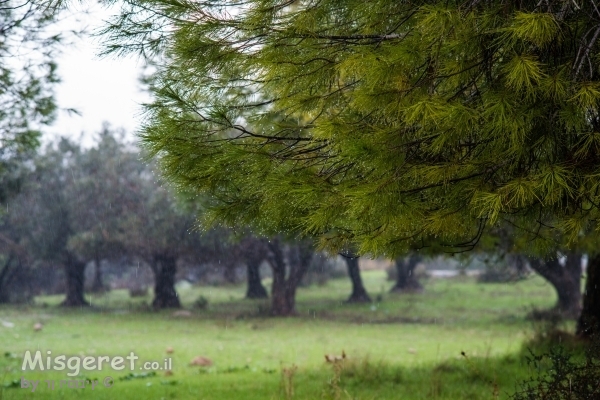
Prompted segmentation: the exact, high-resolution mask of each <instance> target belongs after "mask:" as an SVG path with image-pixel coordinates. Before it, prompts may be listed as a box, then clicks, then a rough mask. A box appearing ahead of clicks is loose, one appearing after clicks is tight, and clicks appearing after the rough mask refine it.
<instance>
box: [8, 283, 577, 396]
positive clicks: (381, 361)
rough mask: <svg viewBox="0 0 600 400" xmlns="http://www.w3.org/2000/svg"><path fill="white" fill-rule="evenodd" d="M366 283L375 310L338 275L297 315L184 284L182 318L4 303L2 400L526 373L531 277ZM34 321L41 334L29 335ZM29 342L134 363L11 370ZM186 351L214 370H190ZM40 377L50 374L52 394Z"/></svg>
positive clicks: (116, 297)
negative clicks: (401, 285)
mask: <svg viewBox="0 0 600 400" xmlns="http://www.w3.org/2000/svg"><path fill="white" fill-rule="evenodd" d="M364 280H365V285H366V287H367V289H368V290H369V292H370V293H371V295H372V296H373V297H374V298H375V297H377V298H378V299H377V301H376V302H374V303H373V304H369V305H346V304H344V303H343V301H344V299H345V298H346V296H347V295H348V293H349V289H350V287H349V283H348V282H347V280H345V279H343V280H335V281H330V282H329V283H328V284H327V285H326V286H322V287H317V286H314V287H310V288H301V289H300V290H299V292H298V311H299V316H298V317H295V318H285V319H275V318H269V317H267V316H266V315H265V314H266V313H265V310H267V307H268V304H267V303H265V302H262V301H246V300H243V295H244V288H243V287H241V286H240V287H227V288H215V287H189V286H186V287H180V288H179V293H180V297H181V300H182V303H183V304H184V307H186V308H187V309H189V310H190V311H191V316H187V317H185V316H184V317H177V316H174V315H173V312H172V311H169V312H161V313H154V312H151V311H150V310H148V308H147V306H145V304H146V303H148V302H149V300H150V299H149V298H135V299H130V298H129V296H128V293H126V292H124V291H113V292H111V293H109V294H107V295H105V296H98V297H91V298H90V300H91V302H92V304H93V308H91V309H83V310H79V309H78V310H64V309H61V308H58V307H56V306H55V305H56V304H57V303H58V302H59V301H60V297H54V296H52V297H44V298H38V299H36V305H35V306H28V307H21V308H14V307H12V308H11V307H3V308H0V320H2V321H3V322H5V323H6V322H9V323H12V324H14V326H13V327H7V326H4V325H6V324H4V325H0V346H1V347H0V350H2V352H3V353H5V354H4V356H2V355H1V354H0V368H1V371H3V375H2V377H1V381H2V382H4V387H3V388H2V389H0V390H1V391H0V399H14V398H19V399H21V398H31V399H33V398H44V399H46V398H48V399H71V398H72V399H79V398H90V399H91V398H94V399H96V398H98V399H280V398H281V399H289V398H294V399H321V398H323V399H495V398H500V399H502V398H508V393H512V392H513V391H514V389H515V384H516V383H517V382H518V381H520V380H521V379H523V378H525V377H526V376H528V367H527V366H526V364H525V363H524V359H523V354H524V352H523V343H524V341H525V340H527V339H529V338H531V336H532V335H533V332H534V330H535V327H534V326H533V325H532V323H531V322H529V321H527V320H526V318H525V316H526V314H527V312H529V311H530V310H531V309H532V308H534V307H536V308H545V307H550V306H551V305H552V304H553V303H554V301H555V296H554V293H553V291H552V289H551V288H550V287H549V286H548V285H547V284H545V283H544V282H543V281H542V280H541V279H539V278H531V279H527V280H525V281H521V282H518V283H511V284H476V283H474V281H473V280H472V279H471V278H452V279H430V280H429V281H427V282H426V283H425V285H426V286H425V292H424V293H423V294H415V295H393V294H388V293H387V291H386V290H387V288H388V287H389V286H390V283H389V282H386V281H385V276H384V273H383V272H382V271H369V272H366V273H365V274H364ZM199 296H204V297H205V298H206V299H207V300H208V308H207V309H205V310H199V309H194V308H193V307H192V305H193V303H194V301H195V300H196V299H197V298H198V297H199ZM2 321H0V322H2ZM38 322H40V323H42V324H43V325H44V328H43V329H42V330H41V331H37V332H36V331H34V329H33V328H32V327H33V325H34V324H35V323H38ZM8 325H10V324H8ZM566 328H567V329H569V328H572V326H567V327H566ZM167 347H172V348H173V353H172V354H166V348H167ZM38 349H39V350H41V351H42V352H43V354H44V353H45V352H46V351H48V350H49V351H52V354H53V355H54V356H56V355H60V354H65V355H67V357H70V356H84V355H85V356H111V357H113V356H127V355H128V354H129V352H130V351H133V352H135V353H136V355H137V356H139V358H140V362H138V363H137V364H136V370H135V371H130V370H129V368H127V370H124V371H115V370H111V369H105V370H103V371H82V372H80V374H79V376H78V377H76V378H69V377H67V376H66V373H65V371H61V372H59V371H21V364H22V360H23V355H24V353H25V351H27V350H30V351H35V350H38ZM342 350H343V351H344V352H345V353H346V354H347V355H348V359H347V361H345V362H344V366H343V367H342V366H341V365H332V364H326V363H325V362H324V355H325V354H337V355H339V354H341V353H342ZM461 352H464V353H465V355H466V356H462V355H461ZM196 356H203V357H207V358H209V359H211V360H212V361H213V362H214V364H213V365H212V366H211V367H209V368H202V367H197V366H195V367H194V366H190V365H189V364H190V361H191V360H192V359H193V358H194V357H196ZM166 357H171V358H172V366H173V368H172V373H173V374H172V375H171V376H167V375H166V374H165V371H157V373H156V375H151V374H148V373H147V372H144V371H140V370H139V368H140V364H142V363H141V361H160V363H161V365H162V364H163V362H164V361H163V360H164V359H165V358H166ZM294 366H295V367H294ZM132 372H133V373H135V374H137V375H132ZM106 376H111V377H113V378H114V384H113V386H112V387H110V388H106V387H104V386H103V383H102V381H103V379H104V378H105V377H106ZM21 377H23V378H24V379H27V380H42V382H41V383H40V386H38V388H37V389H36V391H35V393H32V392H31V388H29V389H21V388H20V383H19V384H17V383H16V382H17V381H19V380H20V379H21ZM65 379H82V380H85V379H88V380H93V379H97V380H99V381H100V383H99V385H98V386H97V387H95V389H94V390H93V391H92V390H91V388H90V387H89V385H88V387H87V388H85V389H69V388H59V387H58V386H59V385H60V383H59V382H60V380H65ZM45 380H54V381H55V382H56V383H55V388H54V390H52V389H50V388H48V387H47V384H46V383H45V382H43V381H45ZM292 391H293V393H292Z"/></svg>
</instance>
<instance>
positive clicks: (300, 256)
mask: <svg viewBox="0 0 600 400" xmlns="http://www.w3.org/2000/svg"><path fill="white" fill-rule="evenodd" d="M269 249H270V253H271V254H270V257H269V263H270V264H271V268H272V270H273V286H272V289H271V314H272V315H273V316H278V317H283V316H291V315H295V314H296V289H297V288H298V285H299V284H300V281H302V277H303V276H304V274H305V273H306V271H307V270H308V267H309V264H310V260H311V258H312V255H313V252H312V249H311V248H310V247H309V246H308V244H305V243H301V244H299V245H295V246H292V247H291V249H290V254H289V257H288V258H289V260H290V265H289V274H288V275H287V277H286V263H285V261H284V257H283V249H282V248H281V245H280V243H279V240H278V239H274V240H271V242H269Z"/></svg>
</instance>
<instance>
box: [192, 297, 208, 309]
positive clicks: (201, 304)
mask: <svg viewBox="0 0 600 400" xmlns="http://www.w3.org/2000/svg"><path fill="white" fill-rule="evenodd" d="M194 308H197V309H199V310H206V309H207V308H208V299H207V298H206V297H204V296H200V297H198V298H197V299H196V301H195V302H194Z"/></svg>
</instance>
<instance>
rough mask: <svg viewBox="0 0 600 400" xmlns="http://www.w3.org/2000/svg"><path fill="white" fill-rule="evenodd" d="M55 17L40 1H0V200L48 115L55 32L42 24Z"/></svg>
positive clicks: (8, 190)
mask: <svg viewBox="0 0 600 400" xmlns="http://www.w3.org/2000/svg"><path fill="white" fill-rule="evenodd" d="M56 16H57V8H56V7H50V6H49V3H48V4H46V3H44V2H43V1H25V2H19V1H14V0H5V1H2V3H1V4H0V201H4V200H6V197H7V196H8V195H10V193H11V192H14V190H15V189H16V187H17V186H18V181H19V180H18V178H19V166H20V165H21V164H22V162H23V161H24V160H26V159H27V158H29V157H30V153H29V152H30V151H31V150H32V149H35V148H36V147H37V145H38V138H39V135H40V129H41V127H42V126H43V125H45V124H48V123H50V122H52V120H53V118H54V114H55V110H56V104H55V102H54V93H53V87H54V85H55V84H56V83H57V82H58V78H57V76H56V63H55V61H54V58H55V56H56V53H55V52H56V51H57V44H58V43H59V42H60V35H58V34H49V33H48V31H47V30H46V28H47V27H48V26H49V25H50V24H51V23H53V22H54V21H55V19H56Z"/></svg>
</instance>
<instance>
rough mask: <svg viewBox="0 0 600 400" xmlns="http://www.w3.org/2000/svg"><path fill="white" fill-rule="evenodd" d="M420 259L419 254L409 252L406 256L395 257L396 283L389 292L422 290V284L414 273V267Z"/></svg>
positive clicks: (417, 291)
mask: <svg viewBox="0 0 600 400" xmlns="http://www.w3.org/2000/svg"><path fill="white" fill-rule="evenodd" d="M420 261H421V256H419V255H417V254H411V255H410V256H408V257H407V258H397V259H396V274H397V275H396V284H395V285H394V286H393V287H392V289H391V290H390V292H394V293H415V292H416V293H419V292H422V291H423V286H422V285H421V283H420V282H419V281H418V279H417V278H416V277H415V274H414V271H415V267H416V266H417V264H418V263H419V262H420Z"/></svg>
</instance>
